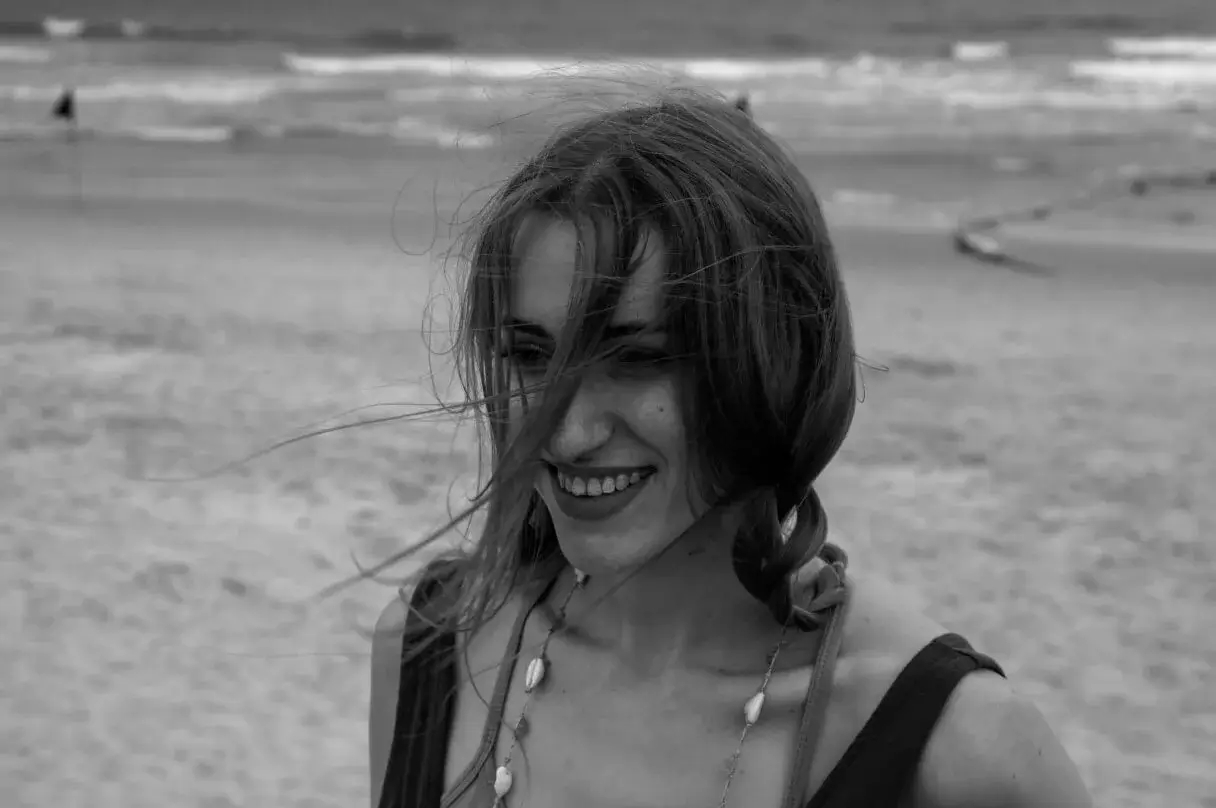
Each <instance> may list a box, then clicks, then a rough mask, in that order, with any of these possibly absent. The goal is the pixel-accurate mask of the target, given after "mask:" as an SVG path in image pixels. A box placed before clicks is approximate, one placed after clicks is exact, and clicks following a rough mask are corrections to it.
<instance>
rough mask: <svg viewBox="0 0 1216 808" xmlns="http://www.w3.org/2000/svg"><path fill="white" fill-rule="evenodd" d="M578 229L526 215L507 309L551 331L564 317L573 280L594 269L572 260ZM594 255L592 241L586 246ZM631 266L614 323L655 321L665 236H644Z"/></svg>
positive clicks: (656, 318) (542, 217)
mask: <svg viewBox="0 0 1216 808" xmlns="http://www.w3.org/2000/svg"><path fill="white" fill-rule="evenodd" d="M578 238H579V233H578V229H577V228H576V227H575V226H574V224H573V223H571V222H568V221H563V220H561V219H556V218H552V217H548V216H542V215H535V216H531V217H528V218H527V219H525V220H524V222H523V224H522V225H521V227H520V229H519V234H518V237H517V239H516V243H515V253H516V258H517V261H516V264H515V271H514V273H513V278H512V282H511V302H510V308H511V314H512V315H513V316H515V317H517V318H519V319H521V320H526V321H528V322H531V323H536V324H537V325H540V326H542V327H544V329H545V330H546V331H548V332H549V333H550V334H557V333H559V332H560V331H561V329H562V325H563V324H564V323H565V321H566V317H567V312H568V309H569V306H570V298H571V294H572V292H573V290H574V283H575V281H576V280H581V279H582V278H583V277H584V276H585V275H586V274H589V273H592V272H594V268H593V267H579V266H578V264H577V261H576V256H577V246H578ZM585 247H586V250H587V253H588V254H593V251H594V247H595V245H594V244H586V245H585ZM634 262H635V264H634V271H633V273H632V274H631V275H630V277H629V279H628V281H627V282H626V284H625V287H624V288H623V289H622V290H621V296H620V300H619V302H618V303H617V307H616V311H614V312H613V317H612V321H613V324H626V323H630V324H634V323H645V324H657V320H658V318H659V315H660V309H661V303H662V298H661V294H662V281H663V276H664V269H665V266H664V261H663V241H662V237H661V236H660V235H659V233H658V231H652V232H650V233H649V234H648V235H647V238H646V239H645V240H644V241H643V243H642V246H641V247H640V248H639V253H638V254H637V255H635V256H634Z"/></svg>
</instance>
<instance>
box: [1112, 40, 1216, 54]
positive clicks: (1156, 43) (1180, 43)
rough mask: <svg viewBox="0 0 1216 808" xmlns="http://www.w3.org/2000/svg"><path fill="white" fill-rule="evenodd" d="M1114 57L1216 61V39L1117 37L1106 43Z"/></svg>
mask: <svg viewBox="0 0 1216 808" xmlns="http://www.w3.org/2000/svg"><path fill="white" fill-rule="evenodd" d="M1106 48H1107V50H1109V51H1110V52H1111V55H1113V56H1189V57H1192V58H1196V59H1216V37H1115V38H1113V39H1108V40H1107V41H1106Z"/></svg>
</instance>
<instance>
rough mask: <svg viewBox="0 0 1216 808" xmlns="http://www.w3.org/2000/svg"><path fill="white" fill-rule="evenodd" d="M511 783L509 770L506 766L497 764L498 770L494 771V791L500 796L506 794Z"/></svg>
mask: <svg viewBox="0 0 1216 808" xmlns="http://www.w3.org/2000/svg"><path fill="white" fill-rule="evenodd" d="M511 783H512V778H511V770H510V769H508V768H507V767H506V766H499V767H498V771H496V772H494V793H495V794H497V795H498V796H500V797H505V796H507V792H508V791H510V790H511Z"/></svg>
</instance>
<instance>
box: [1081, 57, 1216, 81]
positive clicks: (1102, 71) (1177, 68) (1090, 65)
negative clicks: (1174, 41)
mask: <svg viewBox="0 0 1216 808" xmlns="http://www.w3.org/2000/svg"><path fill="white" fill-rule="evenodd" d="M1068 69H1069V73H1071V75H1072V76H1073V77H1074V78H1082V79H1090V80H1094V81H1100V82H1107V83H1111V84H1142V85H1150V86H1156V87H1171V86H1173V87H1177V86H1178V85H1188V86H1192V87H1195V86H1210V85H1216V61H1201V60H1194V59H1103V60H1093V59H1086V60H1078V61H1074V62H1072V63H1070V64H1069V66H1068Z"/></svg>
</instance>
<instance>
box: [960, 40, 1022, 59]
mask: <svg viewBox="0 0 1216 808" xmlns="http://www.w3.org/2000/svg"><path fill="white" fill-rule="evenodd" d="M950 56H951V57H952V58H953V59H954V60H955V61H956V62H987V61H991V60H993V59H1007V58H1009V43H1008V42H1000V41H996V42H955V43H954V44H953V45H952V46H951V47H950Z"/></svg>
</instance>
